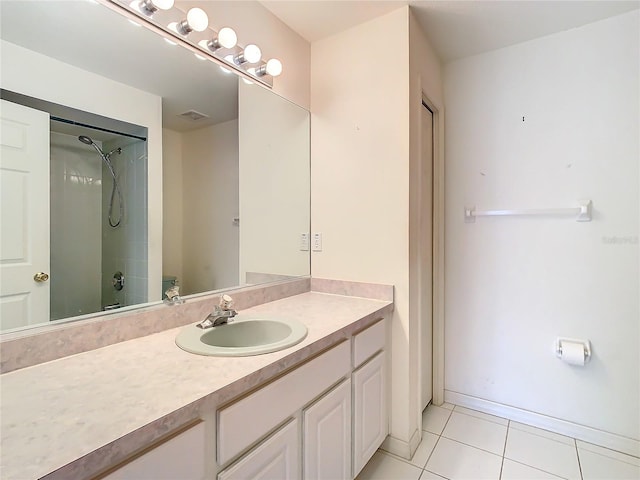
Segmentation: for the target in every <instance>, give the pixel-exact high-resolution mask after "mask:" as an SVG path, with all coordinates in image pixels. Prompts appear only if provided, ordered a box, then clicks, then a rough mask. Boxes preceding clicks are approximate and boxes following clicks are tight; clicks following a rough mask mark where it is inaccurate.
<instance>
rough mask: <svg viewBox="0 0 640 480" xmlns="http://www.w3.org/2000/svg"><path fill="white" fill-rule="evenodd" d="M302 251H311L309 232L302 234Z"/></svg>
mask: <svg viewBox="0 0 640 480" xmlns="http://www.w3.org/2000/svg"><path fill="white" fill-rule="evenodd" d="M300 251H301V252H308V251H309V234H308V233H307V232H305V233H301V234H300Z"/></svg>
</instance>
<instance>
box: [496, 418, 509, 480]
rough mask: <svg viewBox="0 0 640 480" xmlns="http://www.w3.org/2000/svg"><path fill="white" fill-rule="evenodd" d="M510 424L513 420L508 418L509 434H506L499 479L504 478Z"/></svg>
mask: <svg viewBox="0 0 640 480" xmlns="http://www.w3.org/2000/svg"><path fill="white" fill-rule="evenodd" d="M509 425H511V420H507V434H506V435H505V436H504V447H502V462H500V475H499V476H498V479H499V480H502V470H503V469H504V455H505V453H507V442H508V441H509Z"/></svg>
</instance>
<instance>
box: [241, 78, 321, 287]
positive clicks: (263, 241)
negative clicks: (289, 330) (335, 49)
mask: <svg viewBox="0 0 640 480" xmlns="http://www.w3.org/2000/svg"><path fill="white" fill-rule="evenodd" d="M238 112H239V139H240V150H239V154H240V159H239V160H240V185H239V193H240V280H241V283H244V282H251V278H249V279H247V277H246V274H247V272H249V273H251V272H257V273H261V274H262V273H266V274H274V275H289V276H299V275H309V268H310V267H309V252H308V251H300V234H301V233H303V232H309V225H310V218H309V215H310V212H309V196H310V192H309V188H310V179H309V174H310V165H309V154H310V152H309V140H310V138H309V137H310V129H309V113H308V112H307V111H306V110H303V109H302V108H300V107H298V106H297V105H294V104H292V103H291V102H288V101H286V100H285V99H283V98H281V97H279V96H277V95H273V93H271V92H268V91H267V90H265V89H263V88H260V87H258V86H256V85H247V84H245V83H244V82H239V91H238Z"/></svg>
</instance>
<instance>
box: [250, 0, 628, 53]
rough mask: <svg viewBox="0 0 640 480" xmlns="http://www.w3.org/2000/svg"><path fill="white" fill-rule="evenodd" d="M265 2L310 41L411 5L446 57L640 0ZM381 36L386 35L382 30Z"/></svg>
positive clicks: (591, 18) (564, 26) (614, 11)
mask: <svg viewBox="0 0 640 480" xmlns="http://www.w3.org/2000/svg"><path fill="white" fill-rule="evenodd" d="M261 3H262V4H263V5H264V6H265V7H266V8H268V9H269V10H270V11H271V12H272V13H273V14H274V15H276V16H277V17H279V18H280V19H281V20H282V21H283V22H284V23H286V24H287V25H289V26H290V27H291V28H292V29H293V30H294V31H296V32H297V33H298V34H299V35H300V36H302V37H303V38H305V39H306V40H307V41H309V42H311V43H313V42H315V41H317V40H321V39H323V38H325V37H328V36H331V35H333V34H335V33H338V32H341V31H343V30H346V29H348V28H350V27H353V26H355V25H358V24H360V23H363V22H366V21H368V20H371V19H373V18H375V17H377V16H380V15H383V14H385V13H388V12H390V11H392V10H395V9H397V8H399V7H401V6H403V5H410V6H411V8H412V10H413V11H414V13H415V16H416V19H417V20H418V22H419V23H420V25H421V26H422V28H423V30H424V32H425V34H426V36H427V38H428V39H429V41H430V43H431V45H432V46H433V48H434V49H435V51H436V53H437V54H438V56H439V57H440V59H441V60H442V61H443V62H444V63H448V62H451V61H453V60H457V59H460V58H464V57H468V56H471V55H476V54H478V53H482V52H487V51H490V50H495V49H497V48H502V47H506V46H509V45H514V44H516V43H521V42H525V41H527V40H531V39H534V38H538V37H542V36H545V35H550V34H552V33H557V32H561V31H563V30H568V29H570V28H575V27H579V26H581V25H586V24H587V23H591V22H595V21H598V20H602V19H604V18H608V17H612V16H614V15H619V14H622V13H625V12H628V11H630V10H634V9H638V8H639V7H640V0H599V1H598V0H595V1H594V0H588V1H583V0H564V1H555V0H550V1H546V0H528V1H526V0H525V1H486V0H471V1H469V0H449V1H447V0H391V1H389V0H380V1H376V0H303V1H301V0H262V1H261ZM380 41H384V33H383V32H381V35H380Z"/></svg>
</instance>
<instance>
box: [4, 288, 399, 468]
mask: <svg viewBox="0 0 640 480" xmlns="http://www.w3.org/2000/svg"><path fill="white" fill-rule="evenodd" d="M166 308H174V307H166ZM392 309H393V302H392V299H387V300H380V299H371V298H361V297H351V296H345V295H335V294H327V293H320V292H317V291H310V292H306V293H302V294H298V295H294V296H291V297H288V298H283V299H280V300H277V301H273V302H269V303H264V304H261V305H256V306H254V307H251V308H248V309H246V310H241V311H240V313H239V315H238V318H283V319H294V320H298V321H300V322H302V323H304V324H305V325H306V326H307V328H308V335H307V337H306V338H305V339H304V340H303V341H302V342H301V343H299V344H297V345H295V346H293V347H289V348H287V349H284V350H281V351H278V352H273V353H268V354H264V355H257V356H251V357H207V356H200V355H195V354H191V353H188V352H185V351H183V350H181V349H180V348H178V347H177V346H176V345H175V337H176V335H177V334H178V332H179V331H180V328H172V329H169V330H166V331H162V332H159V333H155V334H152V335H148V336H144V337H140V338H136V339H132V340H128V341H124V342H121V343H117V344H114V345H110V346H106V347H103V348H99V349H96V350H92V351H88V352H84V353H80V354H77V355H73V356H69V357H65V358H61V359H58V360H55V361H52V362H48V363H43V364H40V365H35V366H32V367H29V368H24V369H21V370H16V371H14V372H10V373H7V374H4V375H2V377H0V380H1V382H2V388H3V395H2V447H3V448H2V477H3V478H6V479H24V478H42V477H44V478H48V479H53V478H65V479H66V478H78V479H80V478H83V479H84V478H87V479H91V478H107V479H111V480H113V479H131V478H136V479H142V478H153V479H161V478H171V479H174V478H182V479H204V478H207V479H219V480H230V479H247V478H259V477H261V476H262V475H264V476H265V478H282V479H286V478H291V479H297V478H327V479H329V478H330V479H337V478H344V479H349V478H354V477H355V476H356V475H357V473H358V472H359V471H360V470H361V469H362V467H363V466H364V465H365V464H366V462H367V461H368V460H369V459H370V458H371V456H372V455H373V453H374V452H375V451H376V450H377V448H378V447H379V446H380V445H381V444H382V441H383V440H384V438H385V437H386V435H387V433H388V413H387V403H388V400H387V388H386V384H387V378H386V376H387V360H388V355H387V353H386V346H387V336H388V333H387V330H388V322H387V318H389V316H390V313H391V311H392ZM193 320H194V323H195V321H198V320H201V319H199V318H194V319H193ZM185 323H186V322H185Z"/></svg>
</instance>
